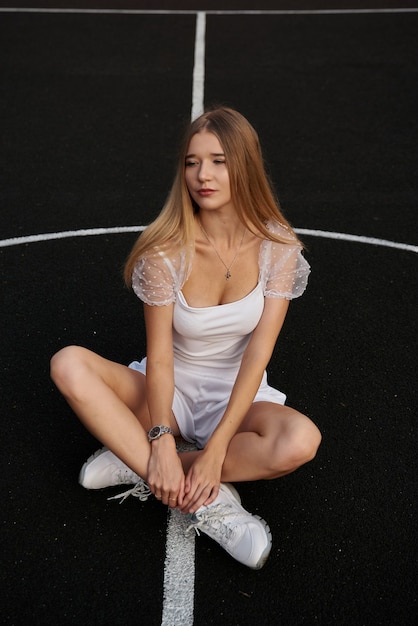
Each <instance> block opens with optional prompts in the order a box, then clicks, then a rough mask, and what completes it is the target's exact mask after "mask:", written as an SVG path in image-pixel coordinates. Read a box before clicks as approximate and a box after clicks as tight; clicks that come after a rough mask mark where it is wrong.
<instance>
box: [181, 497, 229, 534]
mask: <svg viewBox="0 0 418 626" xmlns="http://www.w3.org/2000/svg"><path fill="white" fill-rule="evenodd" d="M236 515H237V514H236V512H235V511H231V510H229V507H228V506H225V505H223V504H217V505H215V506H214V507H211V508H208V509H206V510H205V511H202V512H201V513H199V514H198V516H197V515H196V514H195V515H193V516H192V519H193V518H195V519H196V520H197V522H195V521H192V523H191V524H190V526H188V528H187V529H186V534H188V533H189V532H190V531H191V530H195V531H196V534H197V535H200V532H199V529H201V530H202V531H203V532H205V530H204V527H205V526H210V528H211V530H213V531H215V533H216V534H217V535H219V536H222V537H223V538H226V540H227V541H229V539H231V537H232V535H233V534H234V531H235V528H234V526H232V527H231V526H229V525H228V524H227V522H226V518H228V517H232V516H233V517H236Z"/></svg>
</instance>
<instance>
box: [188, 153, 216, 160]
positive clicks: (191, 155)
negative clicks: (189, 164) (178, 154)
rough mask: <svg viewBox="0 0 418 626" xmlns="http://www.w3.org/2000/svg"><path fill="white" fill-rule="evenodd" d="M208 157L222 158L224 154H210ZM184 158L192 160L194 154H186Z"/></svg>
mask: <svg viewBox="0 0 418 626" xmlns="http://www.w3.org/2000/svg"><path fill="white" fill-rule="evenodd" d="M210 156H213V157H224V156H225V153H224V152H211V153H210ZM185 158H186V159H193V158H196V155H195V154H186V157H185Z"/></svg>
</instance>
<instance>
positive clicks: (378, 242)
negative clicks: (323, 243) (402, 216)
mask: <svg viewBox="0 0 418 626" xmlns="http://www.w3.org/2000/svg"><path fill="white" fill-rule="evenodd" d="M295 232H297V233H298V235H310V236H312V237H324V238H325V239H340V240H342V241H353V242H355V243H366V244H368V245H371V246H384V247H386V248H398V250H406V251H408V252H418V246H413V245H412V244H409V243H398V242H396V241H390V240H389V239H378V238H376V237H363V236H362V235H349V234H348V233H334V232H330V231H327V230H311V229H310V228H295Z"/></svg>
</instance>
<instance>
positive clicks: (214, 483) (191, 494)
mask: <svg viewBox="0 0 418 626" xmlns="http://www.w3.org/2000/svg"><path fill="white" fill-rule="evenodd" d="M288 307H289V300H286V299H284V298H266V299H265V303H264V311H263V314H262V316H261V319H260V321H259V323H258V325H257V327H256V328H255V330H254V332H253V334H252V337H251V339H250V342H249V344H248V346H247V348H246V350H245V352H244V355H243V358H242V362H241V366H240V369H239V372H238V375H237V378H236V381H235V384H234V387H233V389H232V393H231V397H230V400H229V403H228V406H227V408H226V411H225V413H224V415H223V417H222V419H221V421H220V422H219V424H218V426H217V428H216V429H215V431H214V432H213V434H212V436H211V438H210V440H209V441H208V443H207V445H206V447H205V449H204V451H203V452H202V454H200V455H199V457H198V459H197V460H196V461H195V463H194V464H193V465H192V467H191V468H190V470H189V472H188V474H187V477H186V487H185V488H186V494H187V495H186V497H185V499H184V503H183V508H184V510H187V509H189V508H192V509H193V510H196V509H197V508H198V507H199V506H201V505H202V504H210V503H211V502H213V500H214V499H215V498H216V496H217V494H218V491H219V484H220V476H221V471H222V465H223V462H224V460H225V457H226V453H227V450H228V446H229V442H230V441H231V439H232V437H233V436H234V435H235V433H236V432H237V430H238V428H239V426H240V424H241V422H242V420H243V419H244V417H245V416H246V414H247V412H248V411H249V409H250V407H251V405H252V403H253V401H254V398H255V395H256V393H257V390H258V388H259V386H260V383H261V379H262V377H263V373H264V370H265V369H266V367H267V365H268V363H269V361H270V358H271V355H272V353H273V349H274V346H275V344H276V341H277V337H278V335H279V333H280V330H281V328H282V326H283V323H284V320H285V317H286V313H287V310H288Z"/></svg>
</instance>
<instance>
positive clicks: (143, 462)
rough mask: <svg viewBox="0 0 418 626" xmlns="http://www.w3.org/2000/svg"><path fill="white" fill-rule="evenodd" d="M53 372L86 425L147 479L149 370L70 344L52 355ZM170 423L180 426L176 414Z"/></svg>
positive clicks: (60, 388) (176, 430)
mask: <svg viewBox="0 0 418 626" xmlns="http://www.w3.org/2000/svg"><path fill="white" fill-rule="evenodd" d="M51 378H52V380H53V381H54V383H55V384H56V386H57V387H58V389H59V390H60V391H61V393H62V394H63V395H64V397H65V398H66V400H67V401H68V403H69V404H70V406H71V407H72V409H73V410H74V412H75V413H76V414H77V416H78V417H79V419H80V420H81V422H82V423H83V424H84V425H85V426H86V428H87V429H88V430H89V431H90V432H91V433H92V434H93V435H94V436H95V437H96V438H97V439H98V440H99V441H101V442H102V443H103V444H104V445H105V446H107V447H108V448H109V449H110V450H112V452H113V453H114V454H115V455H116V456H117V457H119V458H120V459H122V461H124V463H126V465H128V466H129V467H130V468H131V469H132V470H133V471H134V472H135V473H136V474H138V475H139V476H141V477H142V478H144V479H145V480H146V478H147V468H148V461H149V457H150V444H149V442H148V438H147V431H148V430H149V428H151V423H150V418H149V413H148V408H147V401H146V390H145V376H143V375H142V374H141V373H139V372H136V371H134V370H131V369H129V368H128V367H125V366H123V365H119V364H118V363H113V362H112V361H108V360H107V359H104V358H102V357H100V356H98V355H97V354H95V353H94V352H91V351H90V350H87V349H85V348H81V347H78V346H69V347H67V348H64V349H63V350H60V352H58V353H57V354H56V355H54V356H53V358H52V359H51ZM171 427H172V429H173V431H174V432H175V433H177V432H178V428H177V424H176V422H175V420H174V417H173V423H172V424H171Z"/></svg>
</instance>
